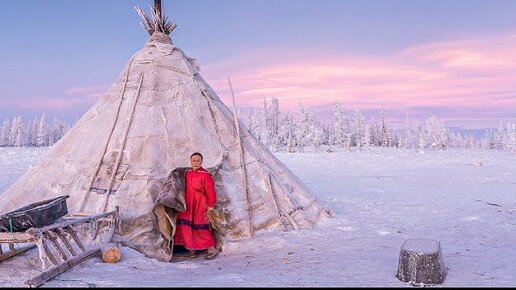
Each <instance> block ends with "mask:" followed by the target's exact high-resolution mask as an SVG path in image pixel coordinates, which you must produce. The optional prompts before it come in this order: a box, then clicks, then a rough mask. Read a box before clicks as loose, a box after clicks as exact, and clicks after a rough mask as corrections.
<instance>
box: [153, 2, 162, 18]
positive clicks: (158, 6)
mask: <svg viewBox="0 0 516 290" xmlns="http://www.w3.org/2000/svg"><path fill="white" fill-rule="evenodd" d="M154 11H155V12H156V14H159V15H161V0H154Z"/></svg>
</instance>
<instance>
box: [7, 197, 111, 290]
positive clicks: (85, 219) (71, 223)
mask: <svg viewBox="0 0 516 290" xmlns="http://www.w3.org/2000/svg"><path fill="white" fill-rule="evenodd" d="M101 222H102V223H104V222H107V227H108V228H107V234H106V236H105V237H104V240H103V241H100V243H98V244H95V245H94V246H91V247H89V248H87V247H85V246H84V244H83V243H82V242H81V240H80V238H79V236H78V232H77V229H76V227H79V226H81V225H83V224H87V223H95V229H96V230H95V235H94V236H93V239H96V237H97V234H98V225H100V223H101ZM118 226H119V220H118V207H115V210H113V211H110V212H106V213H102V214H97V215H91V216H82V217H77V216H72V215H68V216H65V217H62V218H60V219H58V220H56V221H55V222H54V223H53V224H50V225H46V226H43V227H31V228H29V229H27V230H25V231H18V232H14V231H12V232H0V262H2V261H5V260H7V259H9V258H12V257H14V256H16V255H19V254H21V253H24V252H26V251H28V250H30V249H32V248H34V247H37V248H38V252H39V258H40V260H41V264H42V270H41V273H40V274H38V275H36V276H34V277H33V278H31V279H29V280H27V281H26V282H25V284H26V285H27V286H29V287H39V286H41V285H42V284H43V283H45V282H46V281H48V280H50V279H52V278H54V277H55V276H57V275H59V274H61V273H64V272H65V271H67V270H69V269H71V268H72V267H74V266H76V265H77V264H79V263H81V262H82V261H84V260H85V259H87V258H89V257H91V256H93V255H94V254H96V253H97V252H99V251H100V250H101V245H102V244H104V243H109V242H110V241H111V239H112V237H113V235H114V233H115V229H116V228H118ZM101 240H102V239H101ZM27 244H28V245H27ZM2 245H7V246H8V248H9V251H8V252H5V253H4V252H3V250H2ZM49 245H51V246H52V247H50V246H49ZM56 256H57V258H56ZM48 262H50V264H51V265H50V266H49V263H48Z"/></svg>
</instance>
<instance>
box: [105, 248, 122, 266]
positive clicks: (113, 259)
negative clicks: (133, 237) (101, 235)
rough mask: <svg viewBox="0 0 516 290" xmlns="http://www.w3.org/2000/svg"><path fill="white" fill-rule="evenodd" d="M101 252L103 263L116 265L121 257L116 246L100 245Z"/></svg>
mask: <svg viewBox="0 0 516 290" xmlns="http://www.w3.org/2000/svg"><path fill="white" fill-rule="evenodd" d="M101 250H102V261H104V263H118V261H120V258H121V257H122V253H121V252H120V248H119V247H118V244H115V243H109V244H105V245H102V247H101Z"/></svg>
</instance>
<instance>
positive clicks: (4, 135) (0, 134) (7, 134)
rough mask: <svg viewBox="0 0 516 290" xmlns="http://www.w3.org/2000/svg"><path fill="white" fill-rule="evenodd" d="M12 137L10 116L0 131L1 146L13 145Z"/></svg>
mask: <svg viewBox="0 0 516 290" xmlns="http://www.w3.org/2000/svg"><path fill="white" fill-rule="evenodd" d="M12 143H13V142H12V139H11V121H10V120H9V118H7V119H5V121H4V123H3V125H2V130H1V131H0V147H10V146H12Z"/></svg>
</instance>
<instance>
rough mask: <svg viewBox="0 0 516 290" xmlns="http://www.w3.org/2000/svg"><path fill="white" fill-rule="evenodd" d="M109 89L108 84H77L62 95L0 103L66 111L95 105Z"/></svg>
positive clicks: (30, 108) (26, 108)
mask: <svg viewBox="0 0 516 290" xmlns="http://www.w3.org/2000/svg"><path fill="white" fill-rule="evenodd" d="M106 90H107V86H77V87H69V88H66V89H64V90H63V93H62V95H63V96H62V97H48V96H41V97H26V98H22V99H16V100H12V99H4V100H1V101H0V105H2V106H6V107H12V108H18V109H25V110H31V111H43V112H45V111H47V112H50V111H64V110H69V109H76V108H78V107H81V108H84V107H86V108H87V107H89V106H91V105H93V104H94V103H95V102H96V101H97V100H98V99H99V98H100V97H102V96H103V95H104V94H105V92H106Z"/></svg>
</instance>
